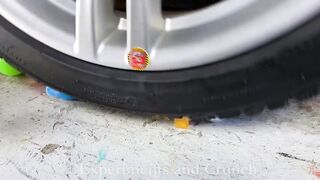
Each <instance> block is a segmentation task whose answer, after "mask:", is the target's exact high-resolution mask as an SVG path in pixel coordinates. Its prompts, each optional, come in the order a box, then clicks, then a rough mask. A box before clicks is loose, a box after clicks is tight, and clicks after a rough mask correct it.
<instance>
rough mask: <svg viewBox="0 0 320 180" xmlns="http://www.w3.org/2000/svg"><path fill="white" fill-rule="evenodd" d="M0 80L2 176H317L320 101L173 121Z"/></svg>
mask: <svg viewBox="0 0 320 180" xmlns="http://www.w3.org/2000/svg"><path fill="white" fill-rule="evenodd" d="M43 89H44V87H43V85H41V84H39V83H36V82H34V81H33V80H31V79H29V78H26V77H19V78H9V77H4V76H0V177H1V179H18V180H20V179H46V180H47V179H48V180H51V179H58V180H63V179H74V180H91V179H92V180H97V179H132V180H135V179H299V180H300V179H319V177H320V166H319V165H320V164H318V163H320V96H319V97H315V98H313V99H311V100H308V101H305V102H302V103H301V102H300V103H297V102H295V101H292V102H290V105H289V106H287V107H285V108H283V109H279V110H275V111H271V112H270V111H265V112H263V113H262V114H261V115H258V116H254V117H238V118H234V119H226V120H215V121H214V122H213V123H211V124H200V125H192V126H191V127H190V129H188V130H182V129H176V128H174V126H173V122H172V120H169V119H167V118H166V117H161V116H156V115H154V116H151V115H139V114H136V113H132V112H127V111H124V110H115V109H112V108H108V107H104V106H100V105H96V104H91V103H85V102H65V101H61V100H57V99H54V98H51V97H48V96H46V95H45V94H44V91H43Z"/></svg>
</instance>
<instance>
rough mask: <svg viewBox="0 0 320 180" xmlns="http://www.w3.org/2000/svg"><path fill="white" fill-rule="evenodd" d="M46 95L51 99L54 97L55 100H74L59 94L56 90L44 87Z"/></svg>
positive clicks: (64, 94)
mask: <svg viewBox="0 0 320 180" xmlns="http://www.w3.org/2000/svg"><path fill="white" fill-rule="evenodd" d="M46 93H47V95H48V96H51V97H55V98H58V99H61V100H65V101H73V100H76V98H74V97H73V96H70V95H68V94H66V93H64V92H61V91H58V90H55V89H53V88H51V87H49V86H47V87H46Z"/></svg>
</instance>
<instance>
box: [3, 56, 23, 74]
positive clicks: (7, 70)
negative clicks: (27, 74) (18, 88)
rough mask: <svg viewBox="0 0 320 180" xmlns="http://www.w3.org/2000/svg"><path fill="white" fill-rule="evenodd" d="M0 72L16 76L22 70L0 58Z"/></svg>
mask: <svg viewBox="0 0 320 180" xmlns="http://www.w3.org/2000/svg"><path fill="white" fill-rule="evenodd" d="M0 73H1V74H3V75H6V76H18V75H20V74H22V72H20V71H18V70H17V69H16V68H14V67H12V66H11V65H10V64H8V63H7V62H6V61H5V60H4V59H3V58H0Z"/></svg>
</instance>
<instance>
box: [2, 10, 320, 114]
mask: <svg viewBox="0 0 320 180" xmlns="http://www.w3.org/2000/svg"><path fill="white" fill-rule="evenodd" d="M257 33H259V32H257ZM208 50H209V49H208ZM319 50H320V16H317V17H315V18H314V19H312V20H310V21H309V22H308V23H306V24H304V25H303V26H300V27H299V28H297V29H295V30H293V31H292V32H290V33H287V34H286V35H284V36H282V37H281V38H278V39H275V40H272V42H270V43H268V44H265V45H264V46H262V47H259V48H257V49H254V50H251V51H250V52H247V53H245V54H242V55H238V56H236V57H233V58H230V59H226V60H224V61H220V62H218V63H214V64H209V65H206V66H201V67H195V68H191V69H185V70H178V71H167V72H133V71H125V70H118V69H113V68H107V67H102V66H98V65H94V64H90V63H87V62H84V61H81V60H78V59H75V58H73V57H70V56H67V55H65V54H62V53H60V52H58V51H56V50H54V49H52V48H50V47H48V46H46V45H44V44H42V43H40V42H38V41H36V40H35V39H33V38H32V37H30V36H28V35H26V34H25V33H23V32H22V31H20V30H19V29H17V28H16V27H15V26H13V25H12V24H10V23H9V22H8V21H6V20H5V19H4V18H2V17H0V56H2V57H5V58H7V59H8V61H9V62H10V63H12V64H13V65H14V66H16V67H18V68H19V69H20V70H22V71H24V72H26V73H27V74H30V75H31V76H33V77H36V78H37V79H39V80H41V81H43V82H45V83H46V84H48V85H49V86H52V87H54V88H56V89H58V90H62V91H65V92H67V93H69V94H71V95H73V96H76V97H78V98H80V99H83V100H88V101H92V102H96V103H102V104H106V105H108V106H113V107H117V108H124V109H128V110H133V111H142V112H150V113H163V114H173V115H195V116H196V115H203V114H208V115H217V116H219V117H230V116H237V115H239V114H240V113H242V112H243V113H247V114H254V113H257V112H259V111H261V110H262V109H263V108H264V107H265V106H267V107H269V108H276V107H279V106H281V105H283V104H285V102H286V101H287V100H288V99H289V98H292V97H298V98H306V97H309V96H310V95H313V94H315V93H317V90H318V86H319V80H320V69H319V68H320V53H319Z"/></svg>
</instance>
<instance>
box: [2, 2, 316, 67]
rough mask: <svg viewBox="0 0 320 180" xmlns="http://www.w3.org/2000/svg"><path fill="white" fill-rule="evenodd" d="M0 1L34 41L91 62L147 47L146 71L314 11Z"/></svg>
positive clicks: (226, 53) (279, 27)
mask: <svg viewBox="0 0 320 180" xmlns="http://www.w3.org/2000/svg"><path fill="white" fill-rule="evenodd" d="M113 1H114V0H77V1H76V2H74V1H71V0H40V1H39V0H2V2H1V4H0V13H1V16H3V17H4V18H6V19H7V20H8V21H10V22H11V23H12V24H14V25H15V26H17V27H18V28H19V29H21V30H22V31H24V32H26V33H27V34H29V35H30V36H32V37H34V38H35V39H37V40H39V41H41V42H42V43H44V44H46V45H48V46H50V47H52V48H54V49H56V50H58V51H60V52H63V53H65V54H68V55H70V56H73V57H76V58H78V59H81V60H84V61H88V62H92V63H95V64H99V65H103V66H108V67H114V68H119V69H129V70H130V69H132V68H131V67H130V65H129V63H128V60H127V54H128V52H129V50H130V49H131V48H134V47H142V48H144V49H146V50H147V52H148V53H149V54H150V57H151V62H150V65H149V66H148V68H147V70H148V71H162V70H176V69H182V68H190V67H194V66H200V65H204V64H208V63H212V62H217V61H220V60H223V59H226V58H228V57H231V56H235V55H237V54H240V53H243V52H245V51H248V50H250V49H253V48H255V47H258V46H260V45H262V44H264V43H266V42H268V41H271V40H272V39H275V38H277V37H279V36H281V35H283V34H285V33H287V32H288V31H290V30H292V29H293V28H295V27H297V26H299V25H301V24H303V23H304V22H306V21H307V20H309V19H310V18H311V17H312V16H314V15H315V14H316V13H318V12H319V10H320V1H319V0H281V1H279V0H267V1H266V0H225V1H222V2H220V3H217V4H213V5H211V6H209V7H206V8H203V9H200V10H196V11H193V12H189V13H186V14H181V15H177V16H164V15H163V13H162V10H161V0H127V14H126V17H127V18H125V17H121V15H119V14H117V13H116V12H115V10H114V5H113V3H114V2H113Z"/></svg>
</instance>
